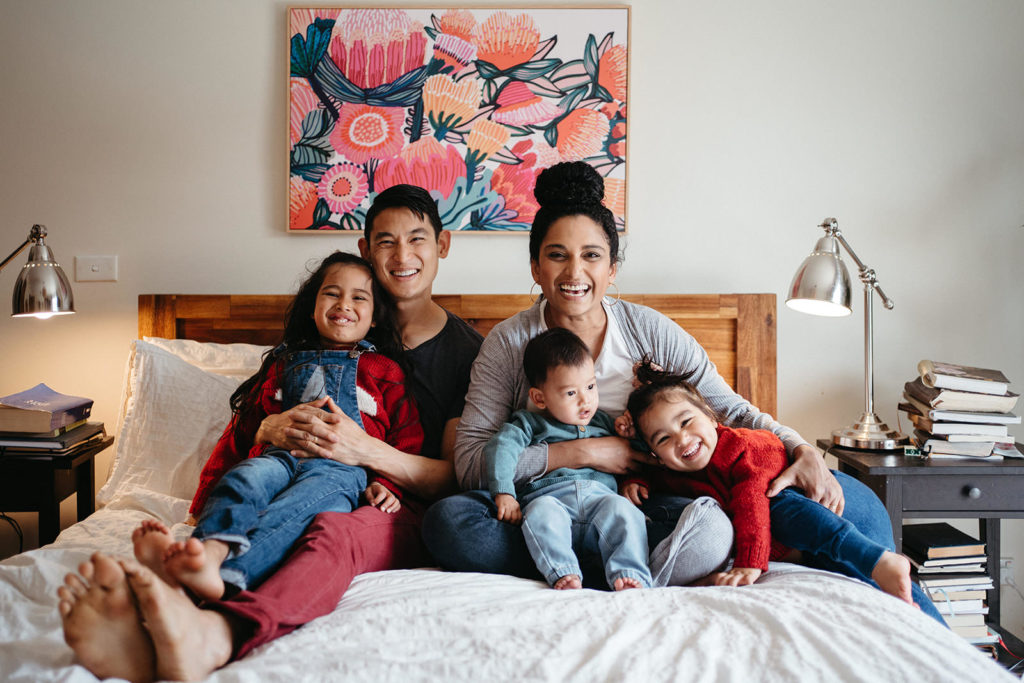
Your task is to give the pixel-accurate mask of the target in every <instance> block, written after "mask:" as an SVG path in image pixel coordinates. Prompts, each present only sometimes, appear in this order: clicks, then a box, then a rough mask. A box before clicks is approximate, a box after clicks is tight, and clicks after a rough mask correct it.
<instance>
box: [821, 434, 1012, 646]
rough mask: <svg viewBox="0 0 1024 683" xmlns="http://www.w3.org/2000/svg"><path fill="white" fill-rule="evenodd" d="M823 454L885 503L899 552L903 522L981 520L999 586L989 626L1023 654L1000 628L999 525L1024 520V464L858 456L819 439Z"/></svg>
mask: <svg viewBox="0 0 1024 683" xmlns="http://www.w3.org/2000/svg"><path fill="white" fill-rule="evenodd" d="M1017 447H1018V449H1020V448H1021V445H1020V444H1017ZM818 448H820V449H822V450H823V451H825V452H826V454H828V455H832V456H834V457H835V458H836V459H837V460H839V471H841V472H845V473H846V474H849V475H850V476H852V477H855V478H857V479H859V480H860V481H862V482H864V483H865V484H866V485H867V486H868V487H869V488H870V489H871V490H872V491H874V492H875V494H877V495H878V497H879V498H881V499H882V502H883V503H884V504H885V509H886V511H888V513H889V519H890V520H892V534H893V537H894V538H895V539H896V547H897V548H902V547H903V520H904V519H907V518H922V517H925V518H933V519H935V518H939V519H941V518H953V517H957V518H961V517H966V518H974V519H977V520H978V527H979V532H980V540H981V542H982V543H984V544H985V553H986V555H987V556H988V565H987V566H988V569H989V573H990V574H991V575H992V579H993V584H994V585H995V587H994V588H993V589H992V590H991V591H989V600H988V604H989V614H988V621H989V623H990V624H991V625H992V626H993V627H995V628H997V629H999V632H1000V633H1002V634H1003V635H1004V636H1006V637H1008V639H1007V644H1010V643H1011V641H1016V646H1014V645H1010V647H1011V648H1012V649H1013V650H1014V652H1016V653H1018V654H1019V653H1020V652H1022V651H1024V643H1021V642H1020V641H1019V640H1017V638H1015V637H1014V636H1013V635H1012V634H1010V633H1007V632H1006V631H1004V630H1002V629H1001V628H999V596H1000V586H999V557H1000V555H999V553H1000V542H999V521H1000V520H1002V519H1006V518H1024V496H1022V495H1021V492H1022V491H1024V460H1018V459H1013V458H1007V459H1004V460H992V461H988V462H986V461H978V460H966V459H964V460H960V459H957V460H952V459H950V460H932V459H929V458H920V457H908V456H904V455H903V454H902V452H901V451H856V450H851V449H847V448H841V447H839V446H835V445H833V444H832V442H831V441H830V440H827V439H819V440H818Z"/></svg>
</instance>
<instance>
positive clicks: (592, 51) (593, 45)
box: [583, 33, 598, 80]
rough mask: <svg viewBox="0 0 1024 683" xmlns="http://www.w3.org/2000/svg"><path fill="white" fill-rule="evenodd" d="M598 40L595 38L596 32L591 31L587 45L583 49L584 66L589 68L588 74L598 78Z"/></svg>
mask: <svg viewBox="0 0 1024 683" xmlns="http://www.w3.org/2000/svg"><path fill="white" fill-rule="evenodd" d="M597 63H598V56H597V40H595V39H594V34H593V33H591V34H590V35H589V36H588V37H587V46H586V48H584V51H583V66H584V67H585V68H586V69H587V74H588V75H589V76H590V77H591V78H593V79H594V80H597Z"/></svg>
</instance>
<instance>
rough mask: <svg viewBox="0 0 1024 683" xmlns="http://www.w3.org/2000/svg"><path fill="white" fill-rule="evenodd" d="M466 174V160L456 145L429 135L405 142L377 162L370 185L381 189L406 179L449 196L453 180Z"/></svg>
mask: <svg viewBox="0 0 1024 683" xmlns="http://www.w3.org/2000/svg"><path fill="white" fill-rule="evenodd" d="M465 175H466V162H465V161H463V159H462V155H461V154H459V151H458V149H456V148H455V147H454V146H452V145H443V144H441V143H440V142H438V141H437V140H436V139H434V138H433V137H429V136H428V137H425V138H420V139H419V140H417V141H416V142H414V143H412V144H411V145H408V146H407V147H406V148H405V149H403V150H402V153H401V154H399V155H398V156H397V157H395V158H394V159H389V160H388V161H385V162H384V163H382V164H381V165H380V166H378V167H377V171H376V172H375V173H374V175H373V186H374V189H375V190H376V191H377V192H382V191H383V190H386V189H387V188H389V187H391V186H392V185H400V184H402V183H408V184H410V185H419V186H420V187H422V188H425V189H427V190H436V191H437V192H440V193H441V196H443V197H448V196H450V195H451V193H452V189H453V188H454V187H455V181H456V180H458V179H459V178H462V177H464V176H465Z"/></svg>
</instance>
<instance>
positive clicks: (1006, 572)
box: [999, 557, 1013, 586]
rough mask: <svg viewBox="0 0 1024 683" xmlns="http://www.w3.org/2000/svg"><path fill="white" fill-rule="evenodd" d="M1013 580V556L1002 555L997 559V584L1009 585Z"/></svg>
mask: <svg viewBox="0 0 1024 683" xmlns="http://www.w3.org/2000/svg"><path fill="white" fill-rule="evenodd" d="M1011 581H1013V558H1012V557H1002V558H1000V559H999V585H1001V586H1009V585H1010V582H1011Z"/></svg>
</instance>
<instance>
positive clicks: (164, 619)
mask: <svg viewBox="0 0 1024 683" xmlns="http://www.w3.org/2000/svg"><path fill="white" fill-rule="evenodd" d="M121 567H122V568H123V569H124V573H125V575H126V576H127V580H128V584H129V585H130V586H131V589H132V591H134V593H135V598H136V600H137V601H138V605H139V613H140V614H141V615H142V617H143V618H144V619H145V620H146V628H148V629H149V633H150V635H151V636H152V638H153V641H152V642H153V645H154V646H155V648H156V662H157V664H156V674H157V676H158V677H159V678H160V679H161V680H164V679H166V680H173V681H198V680H200V679H202V678H205V677H206V676H208V675H209V674H211V673H212V672H213V671H214V670H216V669H218V668H220V667H222V666H224V665H225V664H227V662H228V659H229V658H230V657H231V647H232V633H231V625H230V624H229V623H228V621H227V618H226V617H224V615H222V614H220V613H219V612H216V611H213V610H202V609H199V608H198V607H196V606H195V605H194V604H192V601H191V600H189V599H188V598H187V597H185V595H183V594H182V592H181V591H178V590H174V589H172V588H170V587H169V586H168V585H167V584H165V583H164V582H163V581H161V580H160V579H159V577H157V576H156V574H154V573H153V572H151V571H149V569H147V568H146V567H143V566H142V565H141V564H139V563H137V562H134V561H132V560H125V561H123V562H122V563H121Z"/></svg>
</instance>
